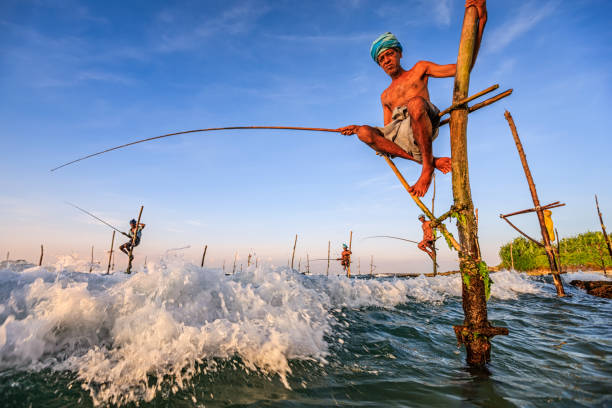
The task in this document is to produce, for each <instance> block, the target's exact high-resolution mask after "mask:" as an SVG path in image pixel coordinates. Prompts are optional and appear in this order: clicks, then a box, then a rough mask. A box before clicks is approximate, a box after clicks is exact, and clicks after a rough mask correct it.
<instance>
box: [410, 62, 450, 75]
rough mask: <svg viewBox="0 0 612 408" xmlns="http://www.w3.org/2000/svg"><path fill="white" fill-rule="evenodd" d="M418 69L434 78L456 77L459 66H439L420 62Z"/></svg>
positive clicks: (433, 63)
mask: <svg viewBox="0 0 612 408" xmlns="http://www.w3.org/2000/svg"><path fill="white" fill-rule="evenodd" d="M416 68H419V69H421V70H423V75H427V76H430V77H434V78H449V77H454V76H455V74H456V73H457V64H446V65H439V64H436V63H435V62H430V61H419V62H417V65H416Z"/></svg>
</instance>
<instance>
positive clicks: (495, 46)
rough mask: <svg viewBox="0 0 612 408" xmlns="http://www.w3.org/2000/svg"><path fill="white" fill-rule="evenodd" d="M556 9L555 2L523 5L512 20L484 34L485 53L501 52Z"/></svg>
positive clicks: (532, 2)
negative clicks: (485, 42)
mask: <svg viewBox="0 0 612 408" xmlns="http://www.w3.org/2000/svg"><path fill="white" fill-rule="evenodd" d="M556 7H557V2H556V1H547V2H545V3H541V2H534V1H531V2H529V3H526V4H524V5H523V6H521V8H519V9H518V12H517V13H516V14H515V15H514V16H513V17H512V18H510V19H509V20H508V21H506V22H505V23H503V24H502V25H501V26H498V27H497V28H495V29H494V30H493V31H492V32H491V33H490V34H489V35H488V36H487V34H485V36H486V37H487V39H486V41H487V51H491V52H496V51H500V50H502V49H503V48H505V47H506V46H507V45H508V44H510V43H511V42H512V41H514V40H515V39H516V38H518V37H520V36H521V35H522V34H525V33H526V32H527V31H529V30H531V29H532V28H533V27H535V25H536V24H538V23H539V22H540V21H542V20H543V19H544V18H546V17H548V16H549V15H551V14H552V13H553V12H554V11H555V8H556Z"/></svg>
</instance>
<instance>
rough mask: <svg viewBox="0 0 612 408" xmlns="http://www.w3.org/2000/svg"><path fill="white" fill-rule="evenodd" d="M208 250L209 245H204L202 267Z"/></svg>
mask: <svg viewBox="0 0 612 408" xmlns="http://www.w3.org/2000/svg"><path fill="white" fill-rule="evenodd" d="M206 250H208V245H204V252H203V253H202V262H201V263H200V268H203V267H204V260H205V259H206Z"/></svg>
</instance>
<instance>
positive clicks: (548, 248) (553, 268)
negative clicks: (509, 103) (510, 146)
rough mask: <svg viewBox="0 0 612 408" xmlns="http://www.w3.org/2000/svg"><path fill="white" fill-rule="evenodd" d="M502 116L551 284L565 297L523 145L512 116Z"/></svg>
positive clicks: (505, 114)
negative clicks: (524, 183) (537, 225)
mask: <svg viewBox="0 0 612 408" xmlns="http://www.w3.org/2000/svg"><path fill="white" fill-rule="evenodd" d="M504 116H505V117H506V120H507V121H508V125H509V126H510V131H511V132H512V137H513V138H514V143H515V144H516V150H517V151H518V154H519V157H520V159H521V164H522V165H523V170H524V172H525V178H526V179H527V184H528V185H529V191H530V192H531V199H532V200H533V206H534V208H535V209H536V214H537V215H538V222H539V223H540V231H541V232H542V242H544V251H545V252H546V257H547V258H548V264H549V265H550V272H551V273H552V276H553V282H554V284H555V287H556V288H557V296H559V297H563V296H565V290H564V289H563V282H562V281H561V277H560V276H559V272H560V270H559V265H558V264H557V262H556V259H555V254H554V251H553V249H552V246H551V245H550V236H549V234H548V230H547V229H546V222H545V221H544V210H542V208H541V207H540V199H539V197H538V191H537V190H536V186H535V183H534V181H533V176H532V175H531V170H530V169H529V164H528V163H527V156H526V155H525V150H524V149H523V144H522V143H521V139H520V138H519V135H518V132H517V130H516V125H515V124H514V119H512V115H511V114H510V112H508V111H506V112H505V113H504Z"/></svg>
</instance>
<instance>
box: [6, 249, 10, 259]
mask: <svg viewBox="0 0 612 408" xmlns="http://www.w3.org/2000/svg"><path fill="white" fill-rule="evenodd" d="M10 256H11V251H6V262H8V260H9V257H10Z"/></svg>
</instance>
